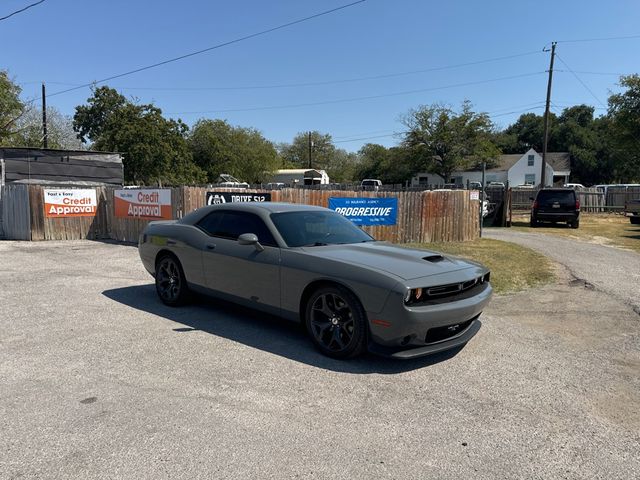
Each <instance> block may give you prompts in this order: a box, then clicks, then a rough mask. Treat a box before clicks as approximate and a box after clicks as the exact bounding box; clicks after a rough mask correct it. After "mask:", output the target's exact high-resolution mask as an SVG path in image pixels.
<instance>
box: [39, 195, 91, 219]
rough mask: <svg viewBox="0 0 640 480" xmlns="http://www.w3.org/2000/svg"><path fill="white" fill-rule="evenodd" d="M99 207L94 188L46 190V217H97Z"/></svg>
mask: <svg viewBox="0 0 640 480" xmlns="http://www.w3.org/2000/svg"><path fill="white" fill-rule="evenodd" d="M97 208H98V201H97V198H96V191H95V190H93V189H90V190H89V189H73V190H48V189H47V190H44V214H45V216H46V217H50V218H51V217H54V218H55V217H58V218H63V217H95V216H96V209H97Z"/></svg>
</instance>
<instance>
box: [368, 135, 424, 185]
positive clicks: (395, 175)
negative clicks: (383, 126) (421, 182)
mask: <svg viewBox="0 0 640 480" xmlns="http://www.w3.org/2000/svg"><path fill="white" fill-rule="evenodd" d="M417 150H420V148H417ZM358 155H359V156H360V163H359V165H358V169H357V173H356V175H357V178H358V179H360V180H362V179H365V178H377V179H379V180H382V182H383V183H386V184H404V183H405V182H406V181H408V180H409V179H410V178H411V176H412V175H413V174H414V173H416V172H417V171H418V170H420V164H419V159H420V158H421V153H420V152H419V151H418V152H415V151H414V149H412V148H408V147H405V146H402V145H401V146H398V147H391V148H386V147H384V146H382V145H377V144H372V143H368V144H366V145H364V146H363V147H362V148H361V149H360V151H359V152H358Z"/></svg>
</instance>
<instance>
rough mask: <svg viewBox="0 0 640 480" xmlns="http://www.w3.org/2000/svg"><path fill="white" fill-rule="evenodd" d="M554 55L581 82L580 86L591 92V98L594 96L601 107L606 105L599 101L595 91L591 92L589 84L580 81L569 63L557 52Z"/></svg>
mask: <svg viewBox="0 0 640 480" xmlns="http://www.w3.org/2000/svg"><path fill="white" fill-rule="evenodd" d="M556 57H558V60H560V61H561V62H562V64H563V65H564V66H565V67H567V70H569V72H571V73H572V74H573V76H574V77H576V80H578V81H579V82H580V83H581V84H582V86H583V87H584V88H585V89H586V90H587V91H588V92H589V93H590V94H591V96H592V97H593V98H595V99H596V101H597V102H598V103H599V104H600V105H602V106H603V107H606V105H605V104H604V103H602V101H600V99H599V98H598V97H597V95H596V94H595V93H593V91H592V90H591V89H590V88H589V86H588V85H587V84H586V83H584V82H583V81H582V79H581V78H580V77H579V76H578V75H576V72H574V71H573V70H571V67H570V66H569V65H567V62H565V61H564V60H563V59H562V57H560V55H558V54H557V53H556Z"/></svg>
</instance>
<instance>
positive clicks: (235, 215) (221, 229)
mask: <svg viewBox="0 0 640 480" xmlns="http://www.w3.org/2000/svg"><path fill="white" fill-rule="evenodd" d="M209 217H217V219H216V218H211V219H210V220H209ZM198 226H199V227H200V228H202V229H203V230H204V231H205V232H207V233H208V234H209V235H211V236H213V237H222V238H228V239H230V240H237V239H238V237H239V236H240V235H242V234H243V233H254V234H255V235H257V237H258V241H259V242H260V243H261V244H262V245H265V246H271V247H275V246H277V244H276V241H275V239H274V238H273V235H271V232H270V231H269V229H268V228H267V226H266V225H265V224H264V222H263V221H262V219H261V218H260V217H258V216H257V215H254V214H253V213H246V212H224V211H223V212H212V213H210V214H209V215H207V216H206V217H205V218H203V219H202V220H200V222H198Z"/></svg>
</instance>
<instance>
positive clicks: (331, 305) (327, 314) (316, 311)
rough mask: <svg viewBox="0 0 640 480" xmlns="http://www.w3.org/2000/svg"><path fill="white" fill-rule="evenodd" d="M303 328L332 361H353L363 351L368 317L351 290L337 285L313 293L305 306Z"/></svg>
mask: <svg viewBox="0 0 640 480" xmlns="http://www.w3.org/2000/svg"><path fill="white" fill-rule="evenodd" d="M305 325H306V327H307V331H308V332H309V336H310V337H311V340H312V341H313V343H314V345H315V346H316V348H317V349H318V350H320V352H322V353H323V354H325V355H327V356H329V357H333V358H340V359H345V358H353V357H356V356H358V355H360V354H361V353H363V352H364V351H365V349H366V342H367V315H366V313H365V311H364V308H363V307H362V304H361V303H360V301H359V300H358V299H357V298H356V297H355V295H353V294H352V293H351V292H350V291H348V290H347V289H345V288H342V287H338V286H335V287H333V286H329V287H322V288H319V289H318V290H316V291H315V292H313V294H312V295H311V297H310V298H309V300H308V301H307V305H306V307H305Z"/></svg>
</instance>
